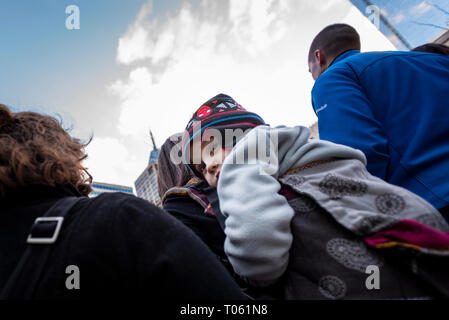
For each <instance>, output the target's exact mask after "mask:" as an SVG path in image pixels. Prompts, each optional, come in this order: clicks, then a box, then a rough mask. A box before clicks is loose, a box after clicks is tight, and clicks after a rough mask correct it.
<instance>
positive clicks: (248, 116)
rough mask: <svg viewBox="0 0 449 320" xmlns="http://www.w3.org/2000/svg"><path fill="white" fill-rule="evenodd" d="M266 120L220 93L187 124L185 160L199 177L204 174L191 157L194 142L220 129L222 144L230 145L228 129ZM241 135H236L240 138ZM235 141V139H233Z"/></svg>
mask: <svg viewBox="0 0 449 320" xmlns="http://www.w3.org/2000/svg"><path fill="white" fill-rule="evenodd" d="M263 124H265V122H264V121H263V119H262V118H261V117H259V116H258V115H257V114H255V113H252V112H248V111H246V110H245V109H244V108H243V107H242V106H241V105H240V104H238V103H237V102H236V101H235V100H234V99H232V98H231V97H230V96H228V95H225V94H219V95H216V96H215V97H213V98H211V99H209V100H208V101H206V102H205V103H203V104H202V105H201V107H200V108H199V109H198V110H197V111H196V112H194V113H193V116H192V118H191V119H190V121H189V123H188V124H187V126H186V129H185V131H184V137H183V142H182V156H183V162H184V163H185V164H187V166H188V167H189V168H190V169H191V170H192V171H193V172H194V173H195V174H196V175H197V176H199V177H202V174H201V173H199V172H197V170H195V168H194V166H191V165H189V164H194V160H195V157H193V159H190V158H191V154H190V148H191V146H192V143H193V142H195V143H196V142H200V141H201V139H202V138H203V136H204V133H205V132H207V131H208V130H210V129H215V130H218V131H219V132H220V133H221V137H222V146H223V147H224V146H227V147H232V145H231V146H229V142H228V141H225V140H226V137H228V134H227V132H226V129H241V130H240V131H237V132H242V131H246V130H247V129H252V128H254V127H257V126H259V125H263ZM239 138H241V137H238V136H237V137H236V139H237V140H239ZM231 142H233V143H235V141H231Z"/></svg>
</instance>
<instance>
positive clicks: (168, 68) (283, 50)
mask: <svg viewBox="0 0 449 320" xmlns="http://www.w3.org/2000/svg"><path fill="white" fill-rule="evenodd" d="M151 7H152V6H151V2H149V3H148V4H146V5H145V6H143V7H142V9H141V10H140V12H139V14H138V15H137V18H136V20H135V21H134V22H132V23H131V24H130V26H129V28H128V30H127V32H126V33H125V34H124V35H123V36H122V37H120V39H119V43H118V49H117V61H118V62H119V63H121V64H124V65H128V66H129V67H130V72H129V75H128V77H126V78H122V79H118V80H116V81H115V82H114V83H112V84H110V86H109V90H110V92H112V93H113V94H114V95H115V96H116V97H117V98H118V99H119V104H120V106H119V109H120V111H119V126H118V131H119V133H120V134H121V135H122V138H121V140H120V141H118V140H112V141H110V140H97V143H93V147H95V148H97V146H98V148H100V149H101V151H98V152H97V151H94V148H93V147H92V146H91V148H90V150H92V151H93V152H94V154H91V158H92V156H93V157H94V158H95V159H98V160H95V161H94V162H92V166H93V167H95V171H94V173H95V174H96V175H99V176H100V177H103V174H104V177H105V179H106V178H107V176H110V177H113V178H114V179H115V178H117V179H118V180H120V179H121V180H123V181H125V180H126V181H130V180H131V181H134V180H135V179H136V178H137V177H138V175H139V174H140V173H141V172H142V170H143V169H144V167H145V164H146V160H147V158H148V154H149V151H150V150H151V147H150V146H149V144H148V141H149V139H148V129H149V128H151V129H152V131H153V133H154V135H155V138H156V140H157V142H158V144H159V146H160V144H161V143H162V142H163V141H164V140H165V139H166V138H167V137H168V136H169V135H171V134H173V133H175V132H179V131H182V130H183V129H184V127H185V125H186V123H187V121H188V120H189V118H190V116H191V115H192V113H193V112H194V111H195V109H197V108H198V107H199V106H200V105H201V103H203V102H204V101H206V100H207V99H209V98H210V97H212V96H214V95H216V94H218V93H226V94H229V95H231V96H232V97H234V98H235V99H236V100H237V101H238V102H239V103H240V104H242V105H243V106H244V107H245V108H246V109H248V110H250V111H253V112H256V113H258V114H259V115H260V116H262V117H263V118H264V119H265V121H266V122H268V123H269V124H271V125H279V124H284V125H306V126H308V125H310V124H312V123H313V122H314V121H315V119H316V117H315V114H314V112H313V110H312V106H311V102H310V90H311V88H312V86H313V80H312V78H311V76H310V74H309V73H308V66H307V55H308V48H309V45H310V42H311V41H312V39H313V37H314V36H315V35H316V34H317V33H318V32H319V31H320V30H321V29H322V28H324V27H325V26H326V25H328V24H331V23H336V22H346V23H349V24H351V25H352V26H354V27H355V28H356V29H357V30H358V31H359V32H360V34H361V37H362V44H363V47H362V48H363V49H364V50H389V49H394V47H393V46H392V45H391V43H390V42H389V41H388V40H387V39H386V38H385V37H383V35H382V34H381V33H380V32H379V31H378V30H377V29H376V28H375V27H374V25H373V24H372V23H370V22H369V21H368V19H366V17H364V16H363V15H362V14H361V13H360V12H359V11H358V10H357V9H355V7H353V6H352V5H350V3H349V2H348V1H344V0H331V1H326V2H323V1H321V2H317V1H312V0H307V1H297V0H227V1H224V0H223V1H216V0H202V1H201V2H200V3H199V4H197V5H193V4H191V3H189V2H187V1H183V2H182V5H181V7H179V8H178V9H177V10H175V11H173V12H171V13H170V14H168V15H167V16H165V17H154V16H152V13H151ZM103 142H105V143H107V147H104V146H103V147H102V146H99V144H101V143H103ZM119 153H120V156H118V157H117V159H119V160H117V159H116V160H114V162H113V163H111V164H110V165H109V170H110V174H108V173H107V172H108V171H107V168H106V167H101V166H100V163H101V162H102V161H107V160H108V159H109V158H110V157H114V154H119ZM103 154H104V155H103ZM106 155H107V156H106ZM124 155H126V156H124ZM95 163H98V165H96V164H95ZM120 168H122V170H121V169H120ZM97 170H100V171H98V172H97ZM102 170H103V171H102ZM106 182H110V180H108V181H106ZM119 182H120V181H119Z"/></svg>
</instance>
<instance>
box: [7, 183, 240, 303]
mask: <svg viewBox="0 0 449 320" xmlns="http://www.w3.org/2000/svg"><path fill="white" fill-rule="evenodd" d="M67 196H77V197H79V196H81V195H80V194H79V192H78V191H77V190H76V189H75V188H73V187H71V186H63V187H49V186H31V187H28V188H22V189H21V190H17V192H14V193H9V194H8V195H7V198H6V200H5V201H2V202H1V203H0V290H1V289H2V288H3V287H4V285H5V283H6V281H7V279H8V277H9V276H10V274H11V273H12V271H13V270H14V268H15V266H16V264H17V262H18V261H19V259H20V257H21V255H22V253H23V252H24V250H25V248H26V245H27V244H26V238H27V236H28V233H29V231H30V227H31V226H32V224H33V222H34V220H35V219H36V218H37V217H39V216H42V215H43V214H44V213H45V212H46V211H47V210H48V209H49V208H50V207H51V206H52V205H53V204H54V203H55V202H56V201H57V200H58V199H61V198H62V197H67ZM52 246H53V249H52V252H51V254H50V256H49V258H48V261H47V264H46V266H45V269H44V270H45V271H44V274H43V276H42V278H41V280H40V281H39V284H38V287H37V290H36V292H35V295H34V298H37V299H78V298H92V299H93V298H95V299H102V298H128V299H136V298H138V299H148V298H150V299H170V301H173V300H174V299H175V300H176V299H183V300H198V299H202V300H204V299H206V300H216V299H245V298H246V296H245V295H243V294H242V293H241V290H240V289H239V287H238V286H237V284H236V283H235V282H234V281H233V279H232V278H231V277H230V276H229V274H228V273H227V271H226V269H225V268H224V267H223V266H222V265H221V264H220V263H219V262H218V261H217V260H216V258H215V256H214V255H213V253H212V252H211V251H210V250H209V249H208V248H207V247H206V246H205V245H204V244H203V243H202V242H201V241H200V239H198V237H197V236H196V235H195V234H194V233H193V232H192V231H190V230H189V229H188V228H186V227H185V226H184V225H182V224H181V223H180V222H179V221H177V220H176V219H175V218H173V217H171V216H170V215H169V214H167V213H165V212H164V211H162V210H161V209H159V208H157V207H155V206H153V205H152V204H150V203H149V202H147V201H145V200H142V199H139V198H137V197H135V196H132V195H127V194H124V193H108V194H102V195H100V196H98V197H96V198H84V199H82V200H81V201H80V202H78V203H77V204H76V205H75V206H74V207H73V208H72V210H71V212H70V213H69V215H68V216H67V217H66V218H65V219H64V223H63V226H62V229H61V233H60V235H59V237H58V240H57V242H56V243H55V244H53V245H52ZM69 265H76V266H78V268H79V270H80V289H79V290H76V289H72V290H68V289H67V288H66V286H65V281H66V279H67V277H68V274H66V267H67V266H69Z"/></svg>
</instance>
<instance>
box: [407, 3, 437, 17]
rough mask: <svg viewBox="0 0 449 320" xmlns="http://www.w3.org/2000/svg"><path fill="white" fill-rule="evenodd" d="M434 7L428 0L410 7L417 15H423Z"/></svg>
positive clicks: (411, 12) (412, 12) (411, 11)
mask: <svg viewBox="0 0 449 320" xmlns="http://www.w3.org/2000/svg"><path fill="white" fill-rule="evenodd" d="M430 9H432V5H430V4H429V3H428V2H427V1H423V2H421V3H420V4H418V5H416V6H413V7H411V8H410V11H409V12H410V14H411V15H414V16H416V17H420V16H422V15H423V14H424V13H426V12H427V11H429V10H430Z"/></svg>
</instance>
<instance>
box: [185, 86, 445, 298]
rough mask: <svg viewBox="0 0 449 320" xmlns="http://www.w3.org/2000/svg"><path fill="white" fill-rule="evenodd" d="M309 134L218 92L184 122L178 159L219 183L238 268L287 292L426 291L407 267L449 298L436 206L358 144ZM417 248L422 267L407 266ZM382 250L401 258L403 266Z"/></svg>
mask: <svg viewBox="0 0 449 320" xmlns="http://www.w3.org/2000/svg"><path fill="white" fill-rule="evenodd" d="M237 131H238V133H236V132H237ZM309 135H310V132H309V130H308V129H307V128H305V127H301V126H296V127H285V126H280V127H276V128H272V127H270V126H268V125H266V124H265V122H264V121H263V120H262V118H260V117H259V116H258V115H257V114H254V113H251V112H248V111H247V110H245V109H244V108H243V107H241V106H240V105H239V104H238V103H237V102H235V101H234V100H233V99H232V98H231V97H229V96H226V95H223V94H220V95H218V96H215V97H213V98H212V99H210V100H208V101H207V102H206V103H204V104H203V105H202V106H201V107H200V108H199V109H198V110H197V111H196V112H195V113H194V114H193V117H192V119H191V120H190V121H189V123H188V125H187V127H186V131H185V135H184V139H183V146H182V149H183V158H184V162H185V163H186V164H187V165H188V166H189V167H190V168H191V170H192V171H193V172H194V173H195V174H196V175H197V176H198V177H200V178H201V179H203V180H206V181H207V182H208V183H209V185H211V186H217V190H218V197H219V207H220V210H221V214H223V216H224V217H225V219H226V220H225V223H224V232H225V234H226V240H225V244H224V249H225V253H226V254H227V256H228V258H229V261H230V263H231V264H232V266H233V268H234V270H235V272H236V273H237V274H238V275H239V276H240V277H241V278H242V279H244V280H246V281H247V282H248V283H250V284H252V285H256V286H261V287H263V286H267V285H271V284H273V283H275V282H276V283H281V284H282V286H283V287H284V288H285V290H284V297H285V298H287V299H326V298H327V299H371V298H373V299H391V298H394V299H403V298H428V297H433V296H434V294H435V293H434V292H430V291H429V290H428V288H427V287H424V286H423V285H422V283H421V282H417V281H416V279H414V278H413V273H416V274H418V275H419V274H421V273H422V274H427V275H429V274H432V277H436V278H434V279H433V280H431V281H430V285H431V286H433V287H434V288H433V289H435V290H436V291H435V292H437V295H438V294H441V295H447V296H448V295H449V293H448V292H447V289H445V288H446V286H445V285H439V284H438V283H440V284H443V283H446V284H447V283H448V282H449V278H448V276H447V273H446V272H443V270H439V269H438V268H442V267H441V266H443V265H444V264H446V265H447V260H448V259H449V258H448V257H449V235H448V234H446V233H447V232H448V231H449V225H448V224H447V223H446V222H445V220H444V219H443V218H442V217H441V215H440V213H439V212H438V211H437V210H436V209H435V208H434V207H432V206H431V205H430V204H429V203H428V202H426V201H425V200H424V199H422V198H420V197H419V196H417V195H415V194H413V193H411V192H409V191H407V190H405V189H403V188H400V187H397V186H394V185H391V184H388V183H386V182H385V181H383V180H381V179H379V178H377V177H374V176H372V175H371V174H369V172H368V171H367V170H366V158H365V156H364V154H363V153H362V152H361V151H359V150H355V149H352V148H350V147H346V146H342V145H338V144H334V143H331V142H327V141H321V140H310V139H309ZM229 137H233V138H234V137H235V139H233V138H232V139H230V138H229ZM259 150H263V151H264V152H262V153H261V152H259ZM266 151H268V154H269V156H268V157H266ZM239 159H244V161H243V162H242V161H238V160H239ZM267 168H268V169H269V170H267ZM411 234H413V236H410V235H411ZM423 252H426V254H427V256H425V255H419V254H418V256H419V257H420V258H419V259H421V261H419V262H418V265H420V267H418V269H419V268H422V269H421V270H420V271H416V269H413V270H412V269H411V268H409V266H411V265H412V264H411V263H410V264H408V263H409V262H411V261H412V260H413V259H416V256H417V253H423ZM386 257H400V259H399V260H400V262H401V263H404V266H403V269H402V270H398V269H397V268H396V267H393V264H392V263H391V262H390V260H389V259H391V258H388V259H387V258H386ZM429 257H431V258H432V259H440V260H441V261H440V262H441V266H439V265H440V264H439V263H437V264H435V263H432V264H429V263H427V262H428V261H427V260H426V259H430V258H429ZM443 260H444V261H443ZM415 262H416V261H415ZM420 263H422V265H421V264H420ZM373 267H374V269H375V270H381V271H382V284H383V286H384V288H383V289H384V290H369V286H368V284H367V283H368V280H367V277H368V276H369V275H367V274H366V273H365V272H366V270H372V269H373ZM376 268H377V269H376ZM428 268H430V269H428ZM440 271H441V272H440ZM438 277H440V278H438ZM397 279H400V281H398V280H397ZM426 279H427V280H428V279H429V278H426ZM377 285H378V283H374V284H373V286H374V287H377Z"/></svg>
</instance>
